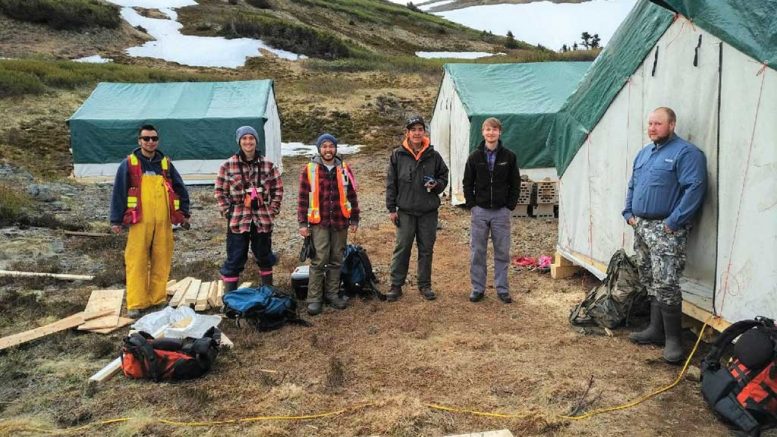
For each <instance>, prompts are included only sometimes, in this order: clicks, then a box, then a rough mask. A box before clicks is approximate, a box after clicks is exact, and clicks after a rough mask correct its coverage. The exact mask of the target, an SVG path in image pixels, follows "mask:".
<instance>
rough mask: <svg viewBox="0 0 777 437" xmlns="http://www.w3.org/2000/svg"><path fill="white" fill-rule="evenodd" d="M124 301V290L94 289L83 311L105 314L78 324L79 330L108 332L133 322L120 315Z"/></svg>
mask: <svg viewBox="0 0 777 437" xmlns="http://www.w3.org/2000/svg"><path fill="white" fill-rule="evenodd" d="M123 302H124V290H123V289H121V290H94V291H92V294H91V296H89V301H88V302H87V303H86V308H85V309H84V313H86V314H95V313H105V312H107V314H105V315H103V316H100V317H96V318H92V319H89V320H88V321H86V322H84V323H82V324H80V325H79V326H78V330H79V331H89V332H96V333H99V334H108V333H111V332H113V331H115V330H117V329H119V328H123V327H125V326H127V325H129V324H130V323H132V322H133V320H132V319H130V318H127V317H121V316H120V314H121V304H122V303H123Z"/></svg>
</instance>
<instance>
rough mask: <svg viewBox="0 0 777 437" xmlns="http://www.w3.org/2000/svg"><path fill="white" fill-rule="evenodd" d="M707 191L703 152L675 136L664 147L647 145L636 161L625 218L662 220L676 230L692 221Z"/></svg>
mask: <svg viewBox="0 0 777 437" xmlns="http://www.w3.org/2000/svg"><path fill="white" fill-rule="evenodd" d="M706 190H707V159H706V158H705V156H704V153H703V152H702V151H701V150H699V148H698V147H696V146H694V145H693V144H691V143H689V142H688V141H686V140H684V139H682V138H680V137H679V136H677V135H673V136H672V137H671V138H669V139H668V140H667V141H666V142H665V143H664V144H661V145H656V144H654V143H650V144H647V145H646V146H645V147H643V148H642V150H640V151H639V153H638V154H637V157H636V158H634V168H633V169H632V173H631V180H629V187H628V191H627V193H626V207H625V208H624V210H623V218H625V219H626V220H629V219H630V218H631V217H633V216H637V217H642V218H646V219H652V220H659V219H661V220H664V223H666V225H667V226H668V227H669V228H670V229H672V230H673V231H676V230H677V229H679V228H680V227H682V226H685V225H686V224H687V223H688V222H690V221H691V219H693V216H694V214H696V212H697V211H698V210H699V208H701V205H702V202H703V201H704V193H705V192H706Z"/></svg>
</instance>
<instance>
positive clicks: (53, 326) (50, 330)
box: [0, 311, 110, 350]
mask: <svg viewBox="0 0 777 437" xmlns="http://www.w3.org/2000/svg"><path fill="white" fill-rule="evenodd" d="M108 313H110V311H102V312H98V313H92V314H86V313H84V312H83V311H81V312H80V313H75V314H73V315H72V316H68V317H65V318H64V319H60V320H57V321H56V322H53V323H49V324H48V325H44V326H40V327H38V328H35V329H30V330H28V331H24V332H20V333H18V334H13V335H9V336H7V337H3V338H0V350H3V349H7V348H9V347H11V346H16V345H19V344H22V343H26V342H28V341H32V340H36V339H38V338H41V337H45V336H47V335H50V334H54V333H56V332H60V331H64V330H66V329H70V328H75V327H76V326H78V325H80V324H82V323H84V322H85V321H86V320H90V319H91V318H95V317H100V316H104V315H106V314H108Z"/></svg>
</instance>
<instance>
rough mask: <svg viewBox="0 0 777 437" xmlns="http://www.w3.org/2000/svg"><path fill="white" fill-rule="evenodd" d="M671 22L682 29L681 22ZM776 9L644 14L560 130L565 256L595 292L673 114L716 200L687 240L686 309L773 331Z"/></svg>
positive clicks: (676, 8) (732, 7)
mask: <svg viewBox="0 0 777 437" xmlns="http://www.w3.org/2000/svg"><path fill="white" fill-rule="evenodd" d="M675 14H676V15H675ZM776 15H777V0H761V1H758V2H748V3H747V5H746V7H742V6H741V3H739V2H737V1H736V0H664V1H655V2H652V3H651V2H648V1H647V0H640V2H638V3H637V5H636V6H635V7H634V9H633V10H632V12H631V13H630V15H629V16H628V17H627V19H626V20H625V21H624V23H623V24H622V25H621V26H620V28H619V30H618V31H617V32H616V34H615V36H614V37H613V38H612V40H611V41H610V44H609V45H608V46H607V47H606V48H605V49H604V51H603V52H602V53H601V54H600V55H599V58H598V59H597V60H596V61H595V62H594V64H593V65H592V66H591V69H590V70H589V72H588V74H587V75H586V77H585V78H584V79H583V81H582V82H581V83H580V86H579V88H578V89H577V91H576V92H575V93H574V94H573V95H572V96H570V98H569V100H568V101H567V102H566V103H565V104H564V107H563V108H562V109H561V110H560V111H559V116H558V119H557V121H556V123H555V124H554V127H553V130H552V132H551V135H550V137H549V139H548V144H549V145H550V146H552V147H554V149H555V150H554V154H555V158H556V163H557V167H558V169H559V173H560V174H561V179H560V185H561V187H560V217H559V239H558V245H557V247H558V250H559V252H560V253H561V254H562V255H564V256H565V257H566V258H568V259H570V260H572V261H575V262H576V263H578V264H580V265H582V266H584V267H586V268H587V269H588V270H590V271H591V272H592V273H594V274H596V275H597V276H599V277H600V278H601V277H603V276H604V271H605V269H606V263H607V261H608V260H609V258H610V256H611V255H612V254H613V253H614V252H615V251H616V250H617V249H619V248H621V247H625V248H626V249H627V250H632V249H631V247H632V238H633V232H632V230H631V228H630V227H629V226H628V225H626V223H625V222H624V221H623V218H622V217H621V211H622V209H623V205H624V198H625V193H626V185H627V182H628V179H629V178H630V176H631V170H632V162H633V159H634V157H635V156H636V154H637V152H638V151H639V150H640V149H641V148H642V146H643V145H644V144H646V143H647V142H649V139H648V138H647V135H646V133H645V130H646V119H647V116H648V113H649V112H650V111H651V110H652V109H654V108H656V107H658V106H669V107H672V108H674V109H675V110H676V111H677V115H678V120H677V129H676V131H677V133H678V134H679V135H680V136H682V137H684V138H686V139H689V140H690V141H692V142H693V143H695V144H696V145H697V146H699V148H700V149H702V150H703V151H704V153H705V154H706V157H707V162H708V176H709V182H710V183H709V188H708V191H707V193H706V199H705V203H704V205H703V210H702V212H701V214H700V216H699V217H698V218H697V219H696V222H695V224H694V229H693V231H692V232H691V235H690V238H689V247H688V258H687V264H686V268H685V273H684V275H685V278H684V279H683V281H682V287H683V295H684V300H685V302H684V305H683V309H684V311H685V312H686V313H687V314H690V315H692V316H694V317H696V318H698V319H706V318H707V317H708V316H709V315H710V314H715V315H719V316H721V317H722V321H721V322H720V323H719V324H718V327H724V326H725V325H726V323H731V322H735V321H738V320H741V319H745V318H751V317H754V316H756V315H764V316H769V317H777V299H775V295H776V292H777V147H776V146H775V138H777V123H775V120H777V99H775V98H774V97H775V96H777V71H775V68H777V26H776V25H775V24H774V23H775V21H774V17H775V16H776Z"/></svg>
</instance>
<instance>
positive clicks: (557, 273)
mask: <svg viewBox="0 0 777 437" xmlns="http://www.w3.org/2000/svg"><path fill="white" fill-rule="evenodd" d="M580 270H582V267H578V266H576V265H575V264H574V263H573V262H572V261H570V260H568V259H566V258H564V256H563V255H562V254H561V252H559V251H556V256H555V260H554V261H553V264H551V265H550V277H551V278H553V279H564V278H569V277H571V276H574V275H575V273H577V272H579V271H580Z"/></svg>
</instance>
